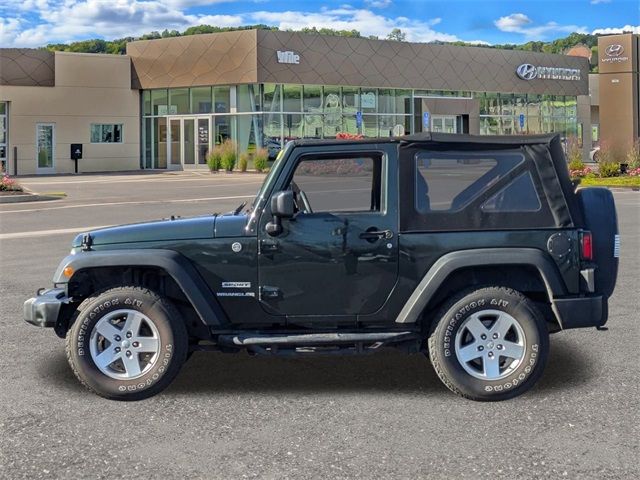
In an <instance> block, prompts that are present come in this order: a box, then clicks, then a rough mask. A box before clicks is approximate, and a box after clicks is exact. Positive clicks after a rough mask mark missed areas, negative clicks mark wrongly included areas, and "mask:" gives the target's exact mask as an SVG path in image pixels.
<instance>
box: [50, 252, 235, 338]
mask: <svg viewBox="0 0 640 480" xmlns="http://www.w3.org/2000/svg"><path fill="white" fill-rule="evenodd" d="M67 267H71V268H72V269H73V271H74V272H79V271H81V270H86V269H90V268H99V267H155V268H160V269H162V270H164V271H165V272H167V274H168V275H170V276H171V278H173V280H174V281H175V282H176V284H177V285H178V286H179V287H180V289H181V290H182V292H183V293H184V295H185V297H186V298H187V299H188V300H189V302H191V305H192V306H193V308H194V309H195V311H196V313H197V314H198V316H199V317H200V319H201V320H202V322H203V323H204V324H205V325H210V326H220V325H225V324H227V323H228V319H227V316H226V314H225V313H224V311H223V310H222V308H221V307H220V305H219V303H218V301H217V300H216V297H215V294H214V293H213V292H212V291H211V289H210V288H209V286H208V285H207V284H206V282H205V281H204V280H203V278H202V277H201V276H200V273H199V272H198V271H197V270H196V268H195V267H194V266H193V264H192V263H191V262H190V261H189V260H188V259H186V258H185V257H184V256H182V255H181V254H179V253H178V252H174V251H173V250H163V249H144V250H109V251H88V252H79V253H76V254H72V255H68V256H67V257H65V258H64V260H62V262H60V265H58V269H57V270H56V272H55V274H54V276H53V283H54V284H55V285H58V284H63V283H67V282H68V281H69V279H68V278H67V277H66V276H65V275H64V269H65V268H67Z"/></svg>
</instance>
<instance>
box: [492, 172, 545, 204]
mask: <svg viewBox="0 0 640 480" xmlns="http://www.w3.org/2000/svg"><path fill="white" fill-rule="evenodd" d="M541 206H542V205H541V204H540V199H539V198H538V193H537V192H536V187H535V185H534V184H533V179H532V178H531V173H529V172H525V173H523V174H521V175H520V176H519V177H517V178H516V179H515V180H512V181H511V183H509V184H508V185H507V186H506V187H504V188H503V189H502V190H500V191H499V192H498V193H496V194H495V195H494V196H493V197H491V198H490V199H489V200H487V201H486V202H484V203H483V204H482V206H481V207H480V208H481V209H482V211H483V212H537V211H538V210H540V207H541Z"/></svg>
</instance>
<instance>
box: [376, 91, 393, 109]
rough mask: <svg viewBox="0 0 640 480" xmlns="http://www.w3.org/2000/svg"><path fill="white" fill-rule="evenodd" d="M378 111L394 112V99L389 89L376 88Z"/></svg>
mask: <svg viewBox="0 0 640 480" xmlns="http://www.w3.org/2000/svg"><path fill="white" fill-rule="evenodd" d="M378 113H396V100H395V95H394V91H393V90H391V89H383V88H381V89H380V90H378Z"/></svg>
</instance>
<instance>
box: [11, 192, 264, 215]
mask: <svg viewBox="0 0 640 480" xmlns="http://www.w3.org/2000/svg"><path fill="white" fill-rule="evenodd" d="M254 197H255V195H233V196H229V197H205V198H183V199H180V200H140V201H134V202H104V203H83V204H81V205H62V206H60V207H51V208H29V209H24V210H3V211H0V214H5V213H26V212H48V211H49V210H64V209H68V208H88V207H112V206H114V205H150V204H154V203H155V204H158V203H186V202H207V201H211V200H236V199H241V198H254Z"/></svg>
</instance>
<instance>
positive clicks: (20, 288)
mask: <svg viewBox="0 0 640 480" xmlns="http://www.w3.org/2000/svg"><path fill="white" fill-rule="evenodd" d="M261 181H262V176H260V175H256V174H244V175H242V174H234V175H227V174H217V175H209V174H199V173H191V174H153V175H108V176H99V175H85V176H78V177H68V176H63V177H42V178H25V179H22V180H21V182H22V183H23V184H25V185H26V186H27V187H29V188H31V189H33V190H35V191H39V192H59V191H64V192H66V193H67V197H66V198H65V199H64V200H60V201H52V202H38V203H22V204H11V205H8V204H5V205H0V275H1V277H0V292H1V294H2V298H1V300H0V407H1V408H0V478H8V479H17V478H133V477H137V476H141V477H145V478H183V477H194V478H278V479H281V478H318V477H324V478H391V477H394V478H471V479H475V478H509V479H513V478H542V477H550V478H558V477H562V478H625V479H627V478H639V477H640V467H639V465H638V458H640V433H639V432H640V388H639V380H640V375H639V374H638V365H639V364H640V355H639V353H638V352H639V349H638V346H639V345H640V326H639V325H640V313H639V312H638V305H637V304H638V292H639V290H638V288H639V287H638V285H639V284H640V273H639V271H640V255H639V254H638V251H639V250H640V193H639V192H616V193H615V198H616V202H617V207H618V214H619V223H620V229H621V234H622V261H621V266H620V274H619V277H618V287H617V289H616V292H615V294H614V297H613V298H612V299H611V303H610V318H609V327H610V328H609V330H608V331H606V332H597V331H596V330H595V329H590V330H576V331H567V332H562V333H559V334H557V335H554V336H553V337H552V345H551V355H550V358H549V364H548V366H547V369H546V372H545V374H544V376H543V378H542V379H541V381H540V382H539V383H538V385H537V386H536V387H535V388H534V389H532V390H531V391H530V392H529V393H527V394H525V395H524V396H522V397H519V398H516V399H514V400H510V401H507V402H502V403H492V404H488V403H474V402H471V401H468V400H464V399H461V398H459V397H456V396H454V395H453V394H452V393H450V392H449V391H448V390H447V389H446V388H445V387H444V386H443V385H442V384H441V383H440V382H439V380H438V379H437V377H436V375H435V373H434V372H433V371H432V369H431V366H430V365H429V362H428V360H427V358H426V357H424V356H421V355H413V356H406V355H404V354H402V353H396V352H393V351H389V352H384V353H380V354H378V355H374V356H370V357H352V358H349V357H347V358H322V357H313V358H296V359H285V358H263V357H255V358H253V357H249V356H247V355H245V354H240V355H225V354H219V353H196V354H194V356H193V357H192V358H191V360H189V362H188V363H187V364H186V365H185V366H184V368H183V369H182V371H181V373H180V374H179V376H178V377H177V379H176V381H175V382H174V383H173V384H172V385H171V386H170V387H169V388H168V389H167V390H166V391H165V392H164V393H162V394H160V395H158V396H156V397H154V398H151V399H149V400H145V401H142V402H137V403H122V402H113V401H108V400H104V399H102V398H99V397H97V396H95V395H93V394H91V393H89V392H88V391H86V390H84V388H83V387H82V386H80V384H79V383H78V382H77V381H76V379H75V377H74V376H73V374H72V372H71V370H70V369H69V367H68V365H67V361H66V358H65V354H64V342H63V341H62V340H60V339H58V338H57V337H56V336H55V335H54V333H53V331H51V330H40V329H37V328H35V327H31V326H28V325H27V324H25V323H24V322H23V320H22V304H23V302H24V300H25V299H27V298H28V297H30V296H32V295H33V294H34V292H35V290H36V288H37V287H41V286H48V285H49V282H50V280H51V276H52V274H53V271H54V270H55V267H56V266H57V264H58V262H59V260H60V259H61V258H62V257H63V256H64V255H66V254H67V252H68V250H69V245H70V241H71V239H72V238H73V236H74V235H75V233H77V232H79V231H82V230H85V229H89V228H95V227H97V226H104V225H112V224H119V223H132V222H138V221H143V220H151V219H156V218H159V217H167V216H169V215H172V214H174V215H183V216H186V215H200V214H207V213H211V212H216V211H217V212H220V211H222V212H224V211H229V210H232V209H233V208H234V207H236V206H237V205H238V204H239V203H241V202H242V201H245V200H249V201H250V199H251V197H252V196H253V195H254V194H255V192H256V191H257V189H258V187H259V186H260V183H261Z"/></svg>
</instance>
